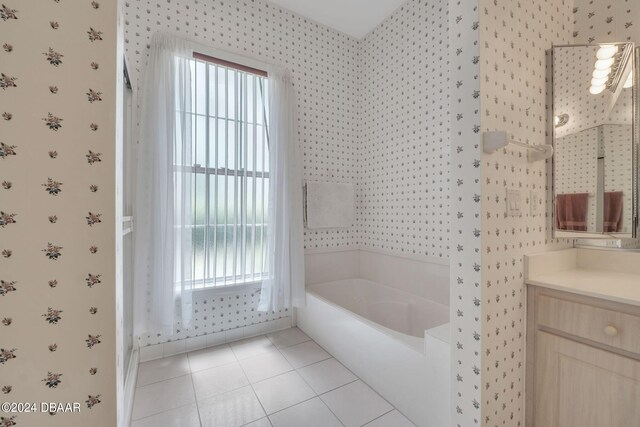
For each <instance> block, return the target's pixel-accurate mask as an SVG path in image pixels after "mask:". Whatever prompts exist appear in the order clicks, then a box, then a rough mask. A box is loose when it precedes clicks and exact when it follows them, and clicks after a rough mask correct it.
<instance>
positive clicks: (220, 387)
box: [191, 362, 249, 400]
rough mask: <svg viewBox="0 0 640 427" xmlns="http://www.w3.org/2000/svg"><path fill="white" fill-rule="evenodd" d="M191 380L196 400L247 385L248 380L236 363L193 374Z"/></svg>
mask: <svg viewBox="0 0 640 427" xmlns="http://www.w3.org/2000/svg"><path fill="white" fill-rule="evenodd" d="M191 378H192V379H193V388H194V389H195V391H196V399H197V400H203V399H207V398H209V397H213V396H215V395H218V394H221V393H225V392H227V391H231V390H235V389H238V388H241V387H244V386H247V385H249V380H247V377H246V376H245V374H244V372H243V371H242V368H241V367H240V364H239V363H238V362H234V363H230V364H228V365H222V366H217V367H215V368H209V369H205V370H204V371H198V372H194V373H193V375H192V376H191Z"/></svg>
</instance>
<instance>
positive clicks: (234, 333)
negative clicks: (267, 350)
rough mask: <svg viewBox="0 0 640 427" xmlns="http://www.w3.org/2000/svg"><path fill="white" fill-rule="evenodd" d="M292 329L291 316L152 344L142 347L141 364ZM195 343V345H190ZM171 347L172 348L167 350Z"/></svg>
mask: <svg viewBox="0 0 640 427" xmlns="http://www.w3.org/2000/svg"><path fill="white" fill-rule="evenodd" d="M291 327H292V318H291V316H290V315H289V316H286V317H281V318H280V319H274V320H269V321H267V322H262V323H256V324H253V325H247V326H241V327H239V328H235V329H229V330H227V331H221V332H216V333H213V334H205V335H201V336H198V337H192V338H185V339H182V340H175V341H170V342H167V343H159V344H151V345H147V346H144V347H140V357H139V361H140V363H143V362H148V361H150V360H156V359H162V358H164V357H170V356H175V355H176V354H182V353H188V352H190V351H195V350H200V349H203V348H208V347H215V346H217V345H221V344H225V343H230V342H234V341H239V340H243V339H245V338H251V337H255V336H260V335H264V334H268V333H271V332H276V331H280V330H283V329H288V328H291ZM205 337H211V338H214V337H215V339H212V340H211V341H208V340H207V341H206V342H205V343H200V344H195V340H201V339H202V338H205ZM191 342H193V343H194V344H193V345H189V344H190V343H191ZM176 343H183V345H182V348H181V349H179V350H176ZM166 346H169V347H170V348H165V347H166Z"/></svg>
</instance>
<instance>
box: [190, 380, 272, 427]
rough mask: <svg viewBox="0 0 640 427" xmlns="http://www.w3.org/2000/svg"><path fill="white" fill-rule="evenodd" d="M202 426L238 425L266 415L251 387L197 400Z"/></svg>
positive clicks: (231, 426)
mask: <svg viewBox="0 0 640 427" xmlns="http://www.w3.org/2000/svg"><path fill="white" fill-rule="evenodd" d="M198 409H199V410H200V421H201V422H202V427H239V426H243V425H245V424H248V423H250V422H252V421H256V420H258V419H260V418H264V416H265V415H266V414H265V413H264V410H263V409H262V406H261V405H260V402H259V401H258V398H257V397H256V395H255V393H254V392H253V390H252V388H251V387H249V386H248V387H243V388H241V389H238V390H234V391H230V392H228V393H224V394H220V395H218V396H215V397H211V398H209V399H205V400H201V401H198Z"/></svg>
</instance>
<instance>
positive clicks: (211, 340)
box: [205, 331, 227, 347]
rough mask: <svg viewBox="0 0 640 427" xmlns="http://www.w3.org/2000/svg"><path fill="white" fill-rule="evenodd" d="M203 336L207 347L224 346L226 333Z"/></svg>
mask: <svg viewBox="0 0 640 427" xmlns="http://www.w3.org/2000/svg"><path fill="white" fill-rule="evenodd" d="M205 336H206V337H207V347H213V346H216V345H220V344H224V343H225V341H226V340H227V333H226V332H224V331H222V332H215V333H213V334H207V335H205Z"/></svg>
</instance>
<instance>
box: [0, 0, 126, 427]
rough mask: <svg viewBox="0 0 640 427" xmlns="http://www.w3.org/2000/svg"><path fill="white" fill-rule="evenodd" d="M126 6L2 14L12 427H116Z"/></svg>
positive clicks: (1, 290) (0, 173) (3, 293)
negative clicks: (118, 177) (48, 405)
mask: <svg viewBox="0 0 640 427" xmlns="http://www.w3.org/2000/svg"><path fill="white" fill-rule="evenodd" d="M115 3H116V2H112V1H101V0H96V1H91V0H73V1H71V0H39V1H37V2H36V1H19V0H4V1H3V2H1V3H0V45H1V46H2V49H0V114H1V118H0V183H1V188H0V252H1V254H2V255H1V257H0V319H1V324H0V389H1V390H2V396H1V399H0V401H2V402H16V403H17V402H21V403H26V402H29V403H35V404H36V408H37V410H36V412H32V413H19V412H0V426H1V427H9V426H19V427H28V426H43V425H46V426H70V425H73V426H81V425H82V426H88V425H92V426H114V425H116V360H115V346H116V344H115V284H114V274H115V258H114V256H115V225H114V215H115V204H114V203H115V164H114V161H113V159H114V153H115V85H116V74H115V73H116V69H115V64H116V40H115V39H116V4H115ZM40 402H56V403H62V404H67V403H68V404H70V405H71V406H69V407H68V408H71V409H72V411H71V412H56V411H50V410H45V411H44V412H43V411H42V408H41V407H40Z"/></svg>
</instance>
